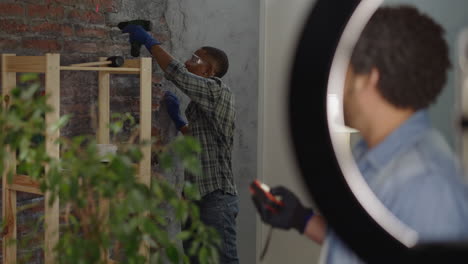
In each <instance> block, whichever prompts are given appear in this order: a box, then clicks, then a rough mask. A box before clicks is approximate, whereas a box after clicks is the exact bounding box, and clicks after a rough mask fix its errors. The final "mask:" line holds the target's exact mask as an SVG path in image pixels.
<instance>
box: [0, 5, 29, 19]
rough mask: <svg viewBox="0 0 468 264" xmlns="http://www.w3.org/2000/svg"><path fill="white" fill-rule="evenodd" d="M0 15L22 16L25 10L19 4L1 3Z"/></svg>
mask: <svg viewBox="0 0 468 264" xmlns="http://www.w3.org/2000/svg"><path fill="white" fill-rule="evenodd" d="M0 15H2V16H9V15H10V16H22V15H24V9H23V7H22V6H21V5H19V4H8V3H4V4H2V3H0Z"/></svg>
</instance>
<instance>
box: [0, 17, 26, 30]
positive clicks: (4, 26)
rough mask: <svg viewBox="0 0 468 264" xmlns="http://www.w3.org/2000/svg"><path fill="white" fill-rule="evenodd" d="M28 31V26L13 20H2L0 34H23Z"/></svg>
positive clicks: (0, 20)
mask: <svg viewBox="0 0 468 264" xmlns="http://www.w3.org/2000/svg"><path fill="white" fill-rule="evenodd" d="M27 30H28V26H27V25H25V24H23V23H21V22H19V21H15V20H11V19H0V32H5V33H21V32H25V31H27Z"/></svg>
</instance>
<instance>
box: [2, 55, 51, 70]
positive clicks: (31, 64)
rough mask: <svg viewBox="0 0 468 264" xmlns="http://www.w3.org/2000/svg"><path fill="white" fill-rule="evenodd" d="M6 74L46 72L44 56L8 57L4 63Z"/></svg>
mask: <svg viewBox="0 0 468 264" xmlns="http://www.w3.org/2000/svg"><path fill="white" fill-rule="evenodd" d="M6 65H7V67H6V70H7V71H8V72H37V73H43V72H45V70H46V63H45V57H44V56H15V57H9V58H7V61H6Z"/></svg>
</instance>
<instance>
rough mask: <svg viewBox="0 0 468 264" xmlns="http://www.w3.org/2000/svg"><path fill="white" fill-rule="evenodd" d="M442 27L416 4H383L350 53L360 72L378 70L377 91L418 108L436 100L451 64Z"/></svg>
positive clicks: (396, 102)
mask: <svg viewBox="0 0 468 264" xmlns="http://www.w3.org/2000/svg"><path fill="white" fill-rule="evenodd" d="M444 33H445V32H444V29H443V28H442V26H441V25H439V24H438V23H437V22H435V21H434V20H433V19H431V18H430V17H429V16H427V15H424V14H422V13H421V12H419V11H418V10H417V9H416V8H415V7H412V6H407V5H400V6H393V7H389V6H386V7H380V8H379V9H378V10H377V11H376V12H375V13H374V14H373V16H372V18H371V19H370V21H369V23H368V24H367V25H366V27H365V28H364V31H363V32H362V34H361V36H360V38H359V40H358V42H357V44H356V47H355V49H354V51H353V54H352V56H351V65H352V67H353V70H354V71H355V72H356V73H369V72H370V70H371V69H372V68H373V67H375V68H377V69H378V71H379V73H380V80H379V87H378V89H379V91H380V92H381V94H382V96H383V97H384V98H385V99H386V100H387V101H389V102H390V103H391V104H393V105H395V106H396V107H399V108H405V109H408V108H409V109H413V110H419V109H421V108H425V107H427V106H429V105H430V104H432V103H433V102H435V100H436V98H437V96H438V95H439V93H440V92H441V90H442V88H443V87H444V85H445V82H446V80H447V70H448V69H449V68H450V67H451V63H450V59H449V55H448V46H447V42H446V41H445V39H444V37H443V35H444Z"/></svg>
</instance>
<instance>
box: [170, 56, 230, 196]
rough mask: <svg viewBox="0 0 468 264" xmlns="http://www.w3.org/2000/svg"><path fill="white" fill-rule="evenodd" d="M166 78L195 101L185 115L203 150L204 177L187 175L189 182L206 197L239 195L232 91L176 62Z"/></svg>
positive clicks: (192, 101) (221, 83)
mask: <svg viewBox="0 0 468 264" xmlns="http://www.w3.org/2000/svg"><path fill="white" fill-rule="evenodd" d="M166 78H167V79H168V80H170V81H172V82H173V83H174V84H175V85H176V86H177V87H178V88H179V89H180V90H181V91H182V92H183V93H184V94H186V95H187V96H188V97H189V98H190V99H191V102H190V103H189V105H188V106H187V109H186V110H185V115H186V117H187V119H188V122H189V124H190V131H191V134H192V136H193V137H195V138H196V139H198V141H199V142H200V144H201V147H202V151H201V154H200V161H201V165H202V168H203V175H202V176H200V177H196V176H194V175H191V174H189V173H188V172H185V179H186V180H188V181H191V182H194V183H196V184H197V185H198V188H199V191H200V195H201V196H202V197H203V196H204V195H206V194H208V193H210V192H213V191H216V190H223V191H225V192H227V193H230V194H237V190H236V185H235V183H234V177H233V174H232V165H231V159H232V158H231V156H232V153H231V152H232V147H233V141H234V128H235V124H234V120H235V118H236V111H235V109H234V95H233V94H232V92H231V90H230V89H229V87H227V86H226V85H225V84H224V83H223V81H221V79H219V78H217V77H211V78H203V77H200V76H198V75H195V74H192V73H190V72H189V71H188V70H187V69H186V68H185V65H184V64H182V63H180V62H177V61H175V60H173V61H171V63H170V64H169V65H168V67H167V68H166Z"/></svg>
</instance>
